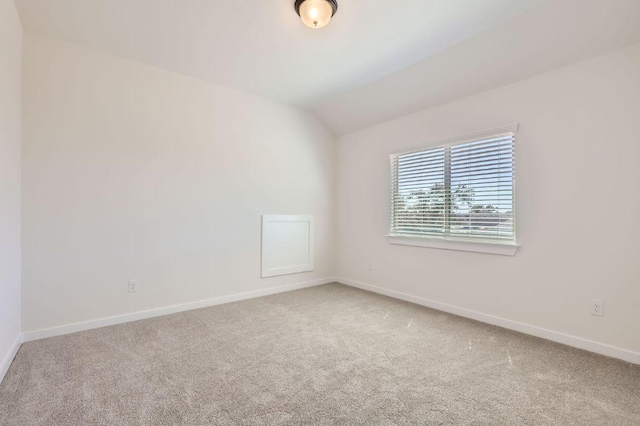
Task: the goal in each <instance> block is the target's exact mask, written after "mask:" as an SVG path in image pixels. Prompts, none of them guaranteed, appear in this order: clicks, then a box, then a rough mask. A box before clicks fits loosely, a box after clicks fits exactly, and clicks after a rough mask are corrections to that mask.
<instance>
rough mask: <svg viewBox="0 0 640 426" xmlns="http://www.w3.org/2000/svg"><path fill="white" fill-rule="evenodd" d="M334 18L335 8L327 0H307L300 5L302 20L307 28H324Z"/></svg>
mask: <svg viewBox="0 0 640 426" xmlns="http://www.w3.org/2000/svg"><path fill="white" fill-rule="evenodd" d="M332 16H333V7H331V4H330V3H329V2H328V1H327V0H305V1H304V2H303V3H302V4H301V5H300V18H302V22H304V23H305V25H306V26H307V27H310V28H322V27H324V26H325V25H327V24H328V23H329V21H330V20H331V17H332Z"/></svg>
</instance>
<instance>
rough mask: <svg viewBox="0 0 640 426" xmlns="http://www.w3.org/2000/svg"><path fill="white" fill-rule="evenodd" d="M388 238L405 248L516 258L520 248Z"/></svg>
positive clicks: (397, 236)
mask: <svg viewBox="0 0 640 426" xmlns="http://www.w3.org/2000/svg"><path fill="white" fill-rule="evenodd" d="M387 238H388V240H389V242H390V243H391V244H399V245H403V246H416V247H428V248H436V249H443V250H458V251H469V252H475V253H487V254H498V255H502V256H515V254H516V252H517V251H518V247H519V246H518V245H517V244H513V243H495V242H478V241H464V240H450V239H445V238H438V237H420V236H409V235H387Z"/></svg>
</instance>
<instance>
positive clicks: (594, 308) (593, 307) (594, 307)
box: [589, 299, 604, 317]
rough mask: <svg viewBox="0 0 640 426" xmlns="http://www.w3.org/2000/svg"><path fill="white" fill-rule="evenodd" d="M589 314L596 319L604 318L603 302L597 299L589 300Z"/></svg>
mask: <svg viewBox="0 0 640 426" xmlns="http://www.w3.org/2000/svg"><path fill="white" fill-rule="evenodd" d="M589 313H590V314H591V315H595V316H598V317H603V316H604V302H603V301H602V300H598V299H591V303H589Z"/></svg>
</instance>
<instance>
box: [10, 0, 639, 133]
mask: <svg viewBox="0 0 640 426" xmlns="http://www.w3.org/2000/svg"><path fill="white" fill-rule="evenodd" d="M15 2H16V6H17V7H18V10H19V12H20V16H21V19H22V24H23V26H24V28H25V30H27V31H30V32H36V33H39V34H43V35H48V36H51V37H55V38H59V39H62V40H66V41H69V42H72V43H77V44H82V45H85V46H88V47H92V48H95V49H98V50H101V51H104V52H108V53H112V54H115V55H118V56H122V57H126V58H130V59H133V60H136V61H139V62H144V63H148V64H151V65H154V66H157V67H161V68H164V69H167V70H171V71H175V72H178V73H182V74H185V75H189V76H192V77H195V78H199V79H203V80H207V81H210V82H213V83H218V84H221V85H225V86H230V87H234V88H237V89H240V90H244V91H247V92H251V93H256V94H259V95H262V96H266V97H268V98H272V99H276V100H280V101H283V102H286V103H289V104H292V105H297V106H301V107H304V108H308V109H310V110H313V111H314V112H315V113H316V114H317V115H318V116H319V117H320V118H321V119H322V120H323V121H324V122H325V123H326V124H327V125H328V126H329V127H330V128H331V129H333V131H334V132H335V133H336V134H343V133H346V132H349V131H353V130H357V129H360V128H363V127H365V126H368V125H371V124H375V123H378V122H381V121H385V120H388V119H390V118H394V117H397V116H399V115H403V114H406V113H410V112H414V111H417V110H419V109H421V108H425V107H428V106H432V105H435V104H438V103H441V102H446V101H449V100H452V99H455V98H459V97H462V96H467V95H469V94H472V93H476V92H479V91H482V90H486V89H489V88H492V87H497V86H499V85H502V84H505V83H508V82H510V81H515V80H517V79H520V78H524V77H527V76H529V75H533V74H535V73H539V72H543V71H546V70H549V69H552V68H554V67H558V66H562V65H564V64H566V63H570V62H571V61H576V60H579V59H581V58H583V57H588V56H589V55H595V54H597V53H599V52H602V51H606V50H610V49H612V48H615V47H618V46H622V45H624V44H630V43H631V42H633V41H640V20H639V19H638V17H639V16H640V14H639V6H640V1H639V0H402V1H398V0H339V10H338V14H337V15H336V16H335V18H334V20H333V21H332V22H331V23H330V24H329V26H327V27H325V28H324V29H321V30H312V29H309V28H307V27H305V26H304V25H303V24H302V23H301V22H300V21H299V18H298V16H297V15H296V14H295V12H294V10H293V3H294V0H15ZM625 10H626V13H625ZM607 22H608V23H609V26H606V25H604V24H605V23H607ZM631 27H634V28H631Z"/></svg>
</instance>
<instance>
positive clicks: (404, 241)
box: [386, 123, 519, 256]
mask: <svg viewBox="0 0 640 426" xmlns="http://www.w3.org/2000/svg"><path fill="white" fill-rule="evenodd" d="M518 130H519V124H517V123H515V124H511V125H508V126H503V127H499V128H494V129H490V130H485V131H482V132H476V133H471V134H466V135H462V136H457V137H452V138H447V139H440V140H435V141H431V142H429V143H426V144H421V145H419V146H414V147H407V148H406V149H404V150H402V151H394V152H391V153H389V159H390V160H391V159H392V157H393V156H398V155H402V154H406V153H411V152H418V151H427V150H431V149H436V148H440V147H443V148H449V147H451V146H455V145H459V144H464V143H469V142H473V141H479V140H482V139H490V138H491V137H495V136H498V135H502V134H505V133H513V134H514V146H515V138H516V135H517V132H518ZM516 151H517V150H516V149H514V153H513V161H514V164H515V161H516ZM391 165H392V163H391V162H390V166H391ZM446 172H447V171H446V170H445V173H446ZM389 173H390V175H389V177H390V179H389V183H390V186H389V193H390V197H389V203H390V209H389V212H390V217H389V229H390V231H389V233H388V234H387V235H386V237H387V239H388V241H389V242H390V243H391V244H398V245H408V246H417V247H428V248H436V249H444V250H459V251H468V252H478V253H487V254H498V255H506V256H513V255H515V254H516V252H517V250H518V248H519V244H518V232H517V225H518V220H517V217H518V213H517V207H516V206H517V201H516V193H517V191H516V170H515V167H514V170H513V177H512V179H513V183H512V185H513V186H512V188H513V194H512V197H513V208H512V211H513V240H503V241H500V240H497V239H479V238H473V239H471V238H465V237H464V236H451V234H449V233H447V234H445V235H419V234H415V235H411V234H402V233H394V232H392V229H393V209H394V194H396V193H397V191H398V189H397V188H394V187H393V185H394V183H393V170H392V169H391V167H390V170H389ZM449 209H450V208H449V207H447V211H446V212H445V214H446V215H449V214H450V211H449Z"/></svg>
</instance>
